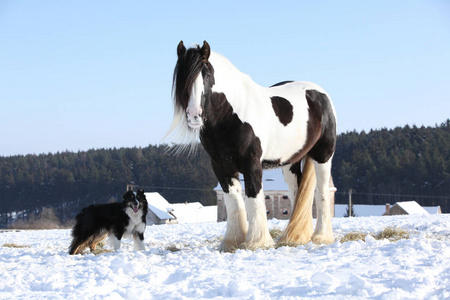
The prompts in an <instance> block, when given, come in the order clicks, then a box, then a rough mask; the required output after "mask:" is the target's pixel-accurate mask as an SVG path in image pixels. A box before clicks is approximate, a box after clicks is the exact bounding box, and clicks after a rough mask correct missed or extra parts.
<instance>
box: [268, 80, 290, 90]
mask: <svg viewBox="0 0 450 300" xmlns="http://www.w3.org/2000/svg"><path fill="white" fill-rule="evenodd" d="M291 82H293V81H292V80H286V81H282V82H278V83H275V84H274V85H272V86H270V87H271V88H272V87H277V86H282V85H285V84H288V83H291Z"/></svg>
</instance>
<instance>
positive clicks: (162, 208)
mask: <svg viewBox="0 0 450 300" xmlns="http://www.w3.org/2000/svg"><path fill="white" fill-rule="evenodd" d="M144 194H145V198H146V199H147V202H148V208H149V209H150V210H151V211H152V212H154V213H155V215H157V216H158V218H160V219H161V220H167V219H175V217H174V216H172V215H171V214H169V212H171V211H172V210H173V207H172V205H171V204H170V203H169V202H167V200H166V199H164V198H163V196H161V195H160V194H159V193H144Z"/></svg>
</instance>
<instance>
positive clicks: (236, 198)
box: [220, 178, 248, 252]
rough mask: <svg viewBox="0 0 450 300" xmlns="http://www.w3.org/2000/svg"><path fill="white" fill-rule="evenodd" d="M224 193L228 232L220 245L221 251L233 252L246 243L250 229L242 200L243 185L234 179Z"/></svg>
mask: <svg viewBox="0 0 450 300" xmlns="http://www.w3.org/2000/svg"><path fill="white" fill-rule="evenodd" d="M222 188H223V187H222ZM224 192H225V195H224V202H225V208H226V210H227V230H226V232H225V236H224V238H223V240H222V243H221V245H220V251H224V252H233V251H235V250H236V249H237V248H239V247H240V246H241V244H242V243H243V242H244V241H245V236H246V234H247V228H248V224H247V214H246V212H245V204H244V199H243V198H242V187H241V183H240V182H239V180H238V179H236V178H232V179H231V183H230V185H229V186H228V187H227V188H226V189H224Z"/></svg>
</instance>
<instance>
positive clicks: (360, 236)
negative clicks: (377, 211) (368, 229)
mask: <svg viewBox="0 0 450 300" xmlns="http://www.w3.org/2000/svg"><path fill="white" fill-rule="evenodd" d="M366 236H367V233H363V232H357V231H353V232H349V233H347V234H346V235H344V237H343V238H342V239H341V243H345V242H350V241H359V240H363V241H364V239H365V238H366Z"/></svg>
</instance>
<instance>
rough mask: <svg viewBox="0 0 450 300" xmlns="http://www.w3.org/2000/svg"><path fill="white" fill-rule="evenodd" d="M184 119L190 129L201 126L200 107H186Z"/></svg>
mask: <svg viewBox="0 0 450 300" xmlns="http://www.w3.org/2000/svg"><path fill="white" fill-rule="evenodd" d="M186 119H187V123H188V126H189V127H190V128H192V129H198V128H200V127H202V126H203V119H202V109H201V108H198V109H195V110H193V109H189V108H188V109H187V110H186Z"/></svg>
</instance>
